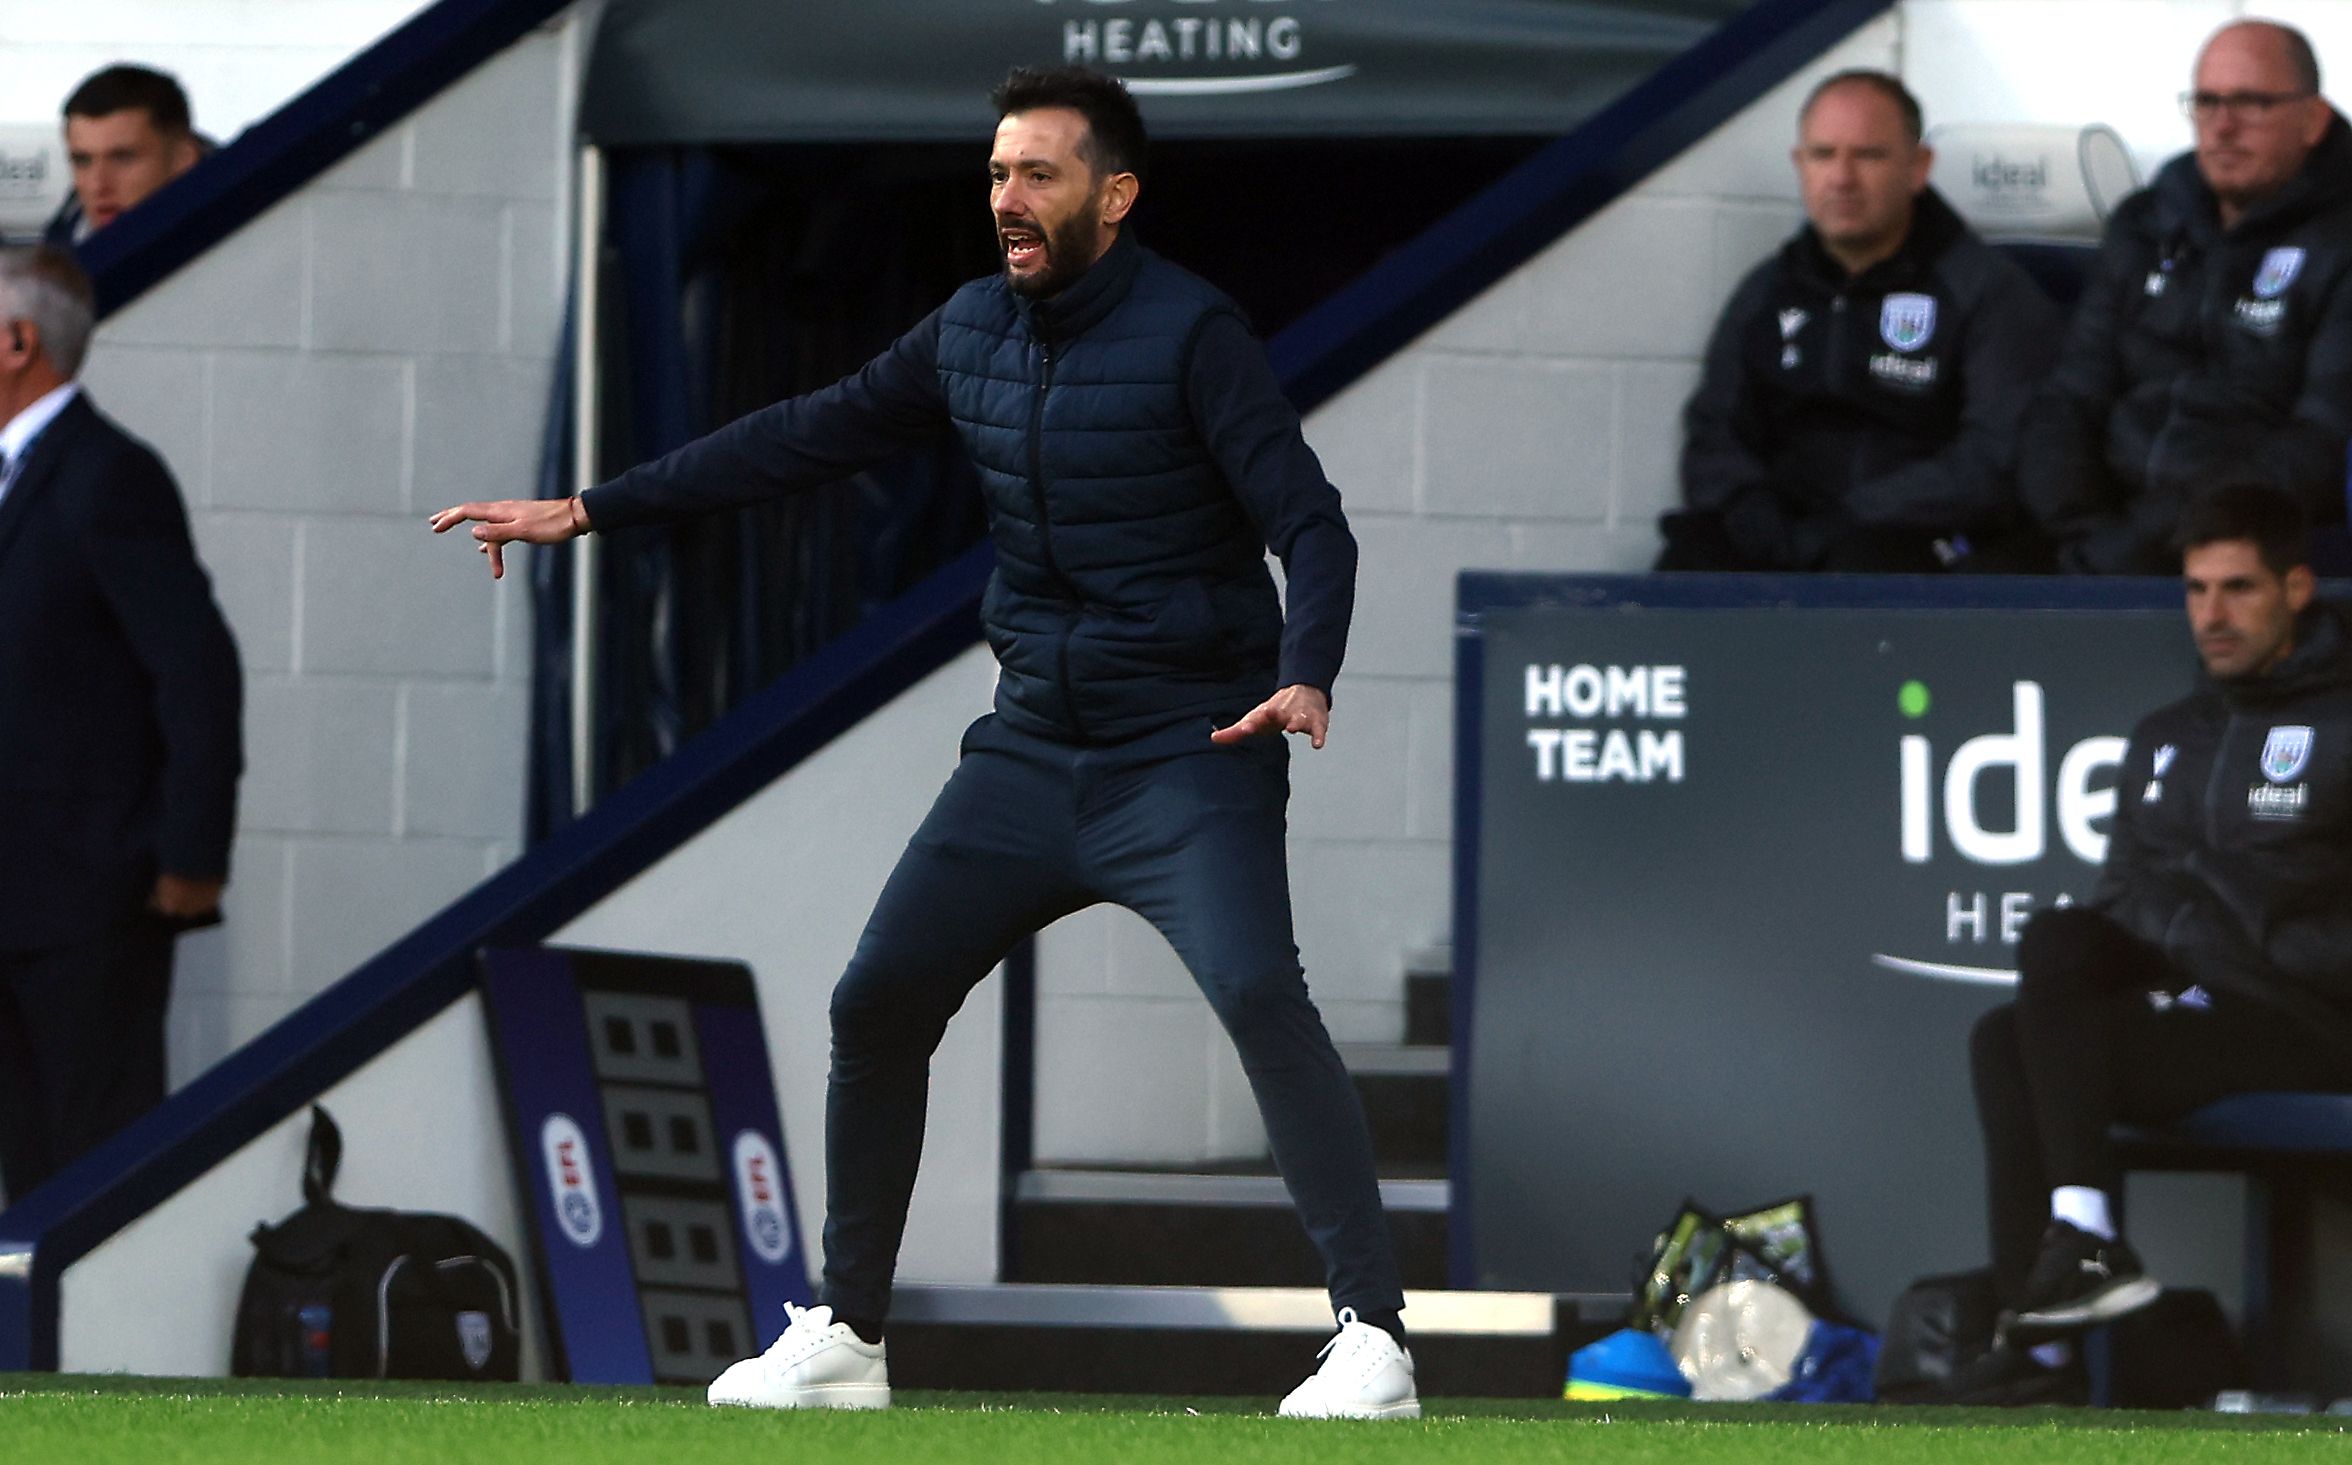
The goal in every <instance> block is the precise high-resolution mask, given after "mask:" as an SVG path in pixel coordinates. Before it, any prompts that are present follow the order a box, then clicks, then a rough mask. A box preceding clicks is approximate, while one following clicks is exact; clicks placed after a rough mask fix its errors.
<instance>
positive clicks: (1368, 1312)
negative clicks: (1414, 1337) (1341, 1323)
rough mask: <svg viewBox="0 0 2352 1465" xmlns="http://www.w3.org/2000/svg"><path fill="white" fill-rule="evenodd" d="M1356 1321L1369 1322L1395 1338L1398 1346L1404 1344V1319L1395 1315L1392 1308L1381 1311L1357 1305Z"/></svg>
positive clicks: (1400, 1346)
mask: <svg viewBox="0 0 2352 1465" xmlns="http://www.w3.org/2000/svg"><path fill="white" fill-rule="evenodd" d="M1356 1321H1357V1322H1360V1323H1370V1324H1371V1325H1372V1326H1374V1327H1376V1328H1378V1329H1380V1331H1382V1332H1384V1333H1386V1334H1388V1335H1389V1336H1390V1337H1391V1338H1394V1339H1396V1341H1397V1346H1398V1347H1399V1348H1402V1347H1404V1346H1405V1320H1404V1319H1403V1318H1401V1317H1399V1316H1397V1314H1396V1312H1395V1311H1394V1310H1393V1309H1391V1310H1389V1311H1387V1312H1383V1311H1381V1310H1379V1309H1378V1308H1362V1307H1359V1308H1357V1309H1356Z"/></svg>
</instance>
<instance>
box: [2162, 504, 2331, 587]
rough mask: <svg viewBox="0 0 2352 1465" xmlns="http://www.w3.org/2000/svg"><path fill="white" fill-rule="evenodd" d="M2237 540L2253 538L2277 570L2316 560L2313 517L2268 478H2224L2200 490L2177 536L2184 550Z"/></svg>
mask: <svg viewBox="0 0 2352 1465" xmlns="http://www.w3.org/2000/svg"><path fill="white" fill-rule="evenodd" d="M2236 540H2245V541H2248V542H2250V543H2251V544H2252V545H2253V546H2254V550H2255V552H2256V553H2257V554H2259V555H2261V556H2262V567H2263V568H2264V569H2266V570H2268V571H2270V572H2271V573H2272V574H2274V575H2280V576H2284V575H2285V574H2286V573H2287V571H2289V570H2291V569H2294V568H2295V567H2296V566H2297V565H2307V564H2309V563H2311V542H2310V541H2311V517H2310V516H2309V515H2308V514H2306V513H2305V512H2304V511H2303V505H2302V504H2301V503H2299V502H2297V501H2296V499H2295V498H2294V496H2293V495H2291V494H2288V493H2284V492H2281V491H2280V490H2278V489H2276V488H2273V487H2271V486H2270V485H2269V484H2267V483H2225V484H2223V485H2222V486H2220V487H2219V488H2215V489H2211V490H2208V491H2207V492H2205V493H2203V494H2200V495H2198V497H2197V498H2196V500H2195V501H2194V502H2192V503H2191V504H2190V505H2189V507H2188V511H2187V512H2186V513H2184V514H2182V515H2181V521H2180V527H2179V528H2178V529H2176V530H2174V531H2173V536H2172V543H2173V547H2174V548H2175V549H2178V550H2179V551H2180V552H2181V553H2182V554H2187V553H2188V552H2189V551H2190V550H2192V549H2202V548H2204V547H2205V546H2206V545H2208V544H2223V543H2228V542H2232V541H2236Z"/></svg>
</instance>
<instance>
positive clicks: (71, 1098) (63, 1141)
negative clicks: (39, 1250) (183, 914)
mask: <svg viewBox="0 0 2352 1465" xmlns="http://www.w3.org/2000/svg"><path fill="white" fill-rule="evenodd" d="M171 970H172V931H171V929H170V928H169V927H168V926H166V925H164V924H163V923H162V922H161V921H159V920H156V919H154V918H152V917H149V916H147V915H145V914H143V913H142V914H135V915H133V916H131V917H130V918H128V919H127V920H125V921H123V922H122V923H121V924H119V925H116V926H112V927H109V928H108V929H106V930H104V931H101V932H99V933H98V934H97V935H96V936H93V937H90V938H89V939H87V940H85V941H81V942H78V943H76V944H74V945H72V946H65V947H56V948H49V949H43V950H39V951H0V1187H5V1188H6V1190H7V1192H8V1203H9V1204H14V1203H15V1202H16V1201H18V1200H20V1199H22V1198H23V1197H24V1196H26V1195H29V1194H31V1192H32V1190H33V1187H34V1186H37V1185H39V1184H40V1183H41V1182H42V1181H44V1180H47V1179H48V1178H49V1177H50V1176H52V1175H54V1174H56V1173H57V1172H58V1171H60V1170H62V1169H64V1168H65V1167H66V1166H67V1165H68V1164H69V1163H71V1162H72V1161H74V1160H76V1159H79V1158H80V1157H81V1155H82V1153H83V1152H84V1151H85V1150H89V1149H91V1148H93V1147H95V1146H96V1145H97V1144H98V1142H99V1141H101V1140H103V1139H105V1138H107V1137H108V1136H109V1135H111V1134H113V1133H114V1132H115V1131H116V1130H118V1129H120V1128H122V1127H123V1126H124V1125H126V1124H128V1123H130V1122H131V1121H132V1120H134V1119H136V1118H138V1117H139V1116H140V1115H142V1114H144V1113H146V1112H147V1111H148V1110H150V1109H152V1108H154V1107H155V1106H156V1105H157V1104H160V1103H162V1102H163V1094H164V1041H163V1029H164V1009H165V1008H167V1007H168V1006H169V1005H170V1002H171Z"/></svg>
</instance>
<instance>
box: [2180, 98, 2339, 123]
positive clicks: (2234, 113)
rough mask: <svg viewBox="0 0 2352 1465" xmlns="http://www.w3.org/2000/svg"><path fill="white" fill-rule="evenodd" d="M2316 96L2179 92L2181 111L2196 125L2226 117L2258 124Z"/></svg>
mask: <svg viewBox="0 0 2352 1465" xmlns="http://www.w3.org/2000/svg"><path fill="white" fill-rule="evenodd" d="M2317 95H2318V93H2317V92H2182V93H2181V99H2180V103H2181V110H2182V111H2183V112H2185V113H2187V114H2188V115H2189V116H2190V117H2192V118H2194V119H2195V120H2197V121H2199V122H2217V121H2219V120H2220V119H2221V118H2222V117H2224V116H2228V117H2230V118H2232V119H2234V120H2236V121H2239V122H2261V121H2265V120H2267V119H2268V118H2269V116H2270V114H2271V113H2273V112H2276V111H2277V110H2278V109H2279V108H2281V107H2284V106H2285V105H2287V103H2289V102H2300V101H2305V100H2307V99H2309V98H2311V97H2314V96H2317Z"/></svg>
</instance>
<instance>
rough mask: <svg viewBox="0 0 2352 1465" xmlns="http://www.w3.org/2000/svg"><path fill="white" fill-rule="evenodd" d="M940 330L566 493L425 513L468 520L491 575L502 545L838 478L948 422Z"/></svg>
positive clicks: (716, 506) (558, 537) (724, 504)
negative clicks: (816, 387) (610, 477)
mask: <svg viewBox="0 0 2352 1465" xmlns="http://www.w3.org/2000/svg"><path fill="white" fill-rule="evenodd" d="M938 336H939V314H938V312H936V311H934V312H932V314H930V315H928V316H926V317H924V319H923V321H922V323H921V324H919V325H917V326H916V327H915V328H914V329H913V330H911V331H909V332H907V333H906V334H905V335H903V336H901V337H899V338H898V340H897V341H895V342H893V343H892V344H891V347H890V349H889V350H887V351H884V352H883V353H882V354H881V355H879V356H877V357H875V358H874V359H873V360H871V361H869V362H867V363H866V364H865V365H864V366H863V367H861V368H859V369H858V370H857V371H856V372H854V373H852V374H851V375H849V376H845V377H843V378H842V379H841V380H839V381H837V382H835V383H833V385H831V386H829V387H825V388H822V389H820V390H818V391H814V392H810V393H808V394H806V395H805V396H799V397H793V398H790V399H788V400H786V401H782V402H778V403H775V404H774V405H772V406H768V407H762V408H761V409H760V410H758V411H757V412H753V413H750V414H749V415H747V416H743V417H738V418H737V419H735V420H734V421H733V422H730V423H728V424H727V425H726V426H725V427H722V428H720V429H719V430H718V431H716V432H713V433H710V434H708V435H706V436H703V437H699V438H696V439H695V440H694V441H693V442H690V443H688V444H686V446H684V447H682V448H679V449H678V450H677V451H675V452H672V453H668V454H665V455H664V456H662V457H659V458H656V459H654V460H653V461H652V462H650V463H641V464H639V465H638V466H637V467H635V468H632V469H630V470H629V471H628V472H626V473H623V474H622V475H620V476H619V477H618V478H615V479H613V480H611V481H610V482H607V483H601V484H598V485H597V486H596V487H594V488H592V489H589V490H587V491H586V492H585V493H583V494H580V495H578V496H575V497H573V498H569V499H500V500H497V501H494V502H488V503H472V504H459V505H457V506H456V507H455V508H449V509H443V510H442V511H441V512H440V513H438V514H435V515H434V516H433V517H432V520H431V523H432V526H433V532H434V533H436V534H440V533H445V532H447V531H448V530H450V529H452V528H455V527H456V526H457V525H459V524H465V523H472V524H474V525H475V526H476V527H475V529H474V531H473V535H474V540H475V544H476V547H477V548H479V549H481V550H482V551H483V552H484V553H486V554H488V555H489V556H490V573H491V575H492V576H493V577H496V576H499V575H502V574H504V573H505V572H506V557H505V553H504V549H503V547H504V546H506V545H509V544H515V543H522V544H560V543H562V542H563V541H564V540H566V539H571V538H575V537H577V536H579V535H582V534H586V533H587V532H589V531H590V530H591V529H619V528H623V527H626V526H628V525H631V524H651V523H659V522H661V521H664V520H670V519H684V518H690V517H693V516H694V515H697V514H709V513H716V512H718V511H720V510H724V509H733V508H740V507H742V506H743V505H745V504H751V503H757V502H759V501H761V500H763V499H769V498H775V497H777V496H779V495H782V494H788V493H797V492H799V491H800V490H802V489H807V488H814V487H816V486H818V485H819V484H824V483H831V482H834V481H835V480H837V479H841V478H845V477H847V476H848V475H850V474H852V473H855V472H857V471H858V470H860V469H862V468H867V467H870V466H872V465H873V464H875V463H879V462H881V461H883V460H885V459H887V458H889V457H890V456H892V455H893V454H895V453H899V452H903V451H905V450H906V449H907V448H908V447H910V446H912V445H914V444H916V443H920V442H923V441H925V440H926V439H928V438H929V437H930V436H931V435H932V434H934V433H936V432H938V431H939V430H940V428H941V426H942V425H943V424H944V423H945V422H946V420H947V406H946V402H945V400H944V398H943V397H942V396H941V394H940V390H939V370H938V350H937V348H938Z"/></svg>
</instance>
